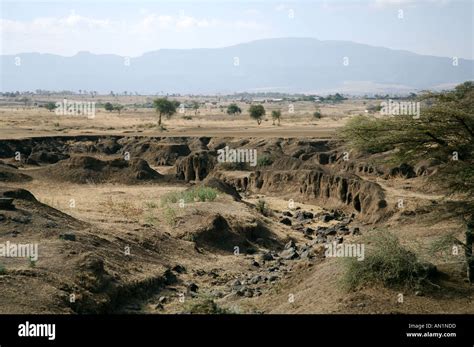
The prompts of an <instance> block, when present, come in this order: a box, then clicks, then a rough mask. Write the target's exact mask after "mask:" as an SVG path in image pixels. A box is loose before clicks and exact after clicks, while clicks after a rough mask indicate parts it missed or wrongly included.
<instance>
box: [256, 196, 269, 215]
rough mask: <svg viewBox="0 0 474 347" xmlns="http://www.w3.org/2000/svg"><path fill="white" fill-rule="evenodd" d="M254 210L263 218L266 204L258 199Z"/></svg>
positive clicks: (265, 213) (265, 212)
mask: <svg viewBox="0 0 474 347" xmlns="http://www.w3.org/2000/svg"><path fill="white" fill-rule="evenodd" d="M255 208H256V209H257V211H258V212H259V213H261V214H263V215H264V216H266V215H267V212H268V210H267V203H266V202H265V200H261V199H259V200H258V201H257V204H256V205H255Z"/></svg>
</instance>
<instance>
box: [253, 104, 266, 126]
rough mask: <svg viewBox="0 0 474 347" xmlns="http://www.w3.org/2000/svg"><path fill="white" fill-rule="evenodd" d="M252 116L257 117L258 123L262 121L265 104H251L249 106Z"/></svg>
mask: <svg viewBox="0 0 474 347" xmlns="http://www.w3.org/2000/svg"><path fill="white" fill-rule="evenodd" d="M249 114H250V118H252V119H255V120H256V121H257V124H258V125H260V124H261V123H262V118H263V116H264V115H265V108H264V107H263V105H251V106H250V108H249Z"/></svg>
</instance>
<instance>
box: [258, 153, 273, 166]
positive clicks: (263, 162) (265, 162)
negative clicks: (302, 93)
mask: <svg viewBox="0 0 474 347" xmlns="http://www.w3.org/2000/svg"><path fill="white" fill-rule="evenodd" d="M272 164H273V159H272V158H271V157H269V156H268V155H264V156H262V157H259V158H258V159H257V165H258V166H269V165H272Z"/></svg>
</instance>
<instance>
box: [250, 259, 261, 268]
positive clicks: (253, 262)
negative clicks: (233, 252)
mask: <svg viewBox="0 0 474 347" xmlns="http://www.w3.org/2000/svg"><path fill="white" fill-rule="evenodd" d="M252 266H255V267H260V263H259V262H258V261H255V260H254V261H252Z"/></svg>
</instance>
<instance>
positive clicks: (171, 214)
mask: <svg viewBox="0 0 474 347" xmlns="http://www.w3.org/2000/svg"><path fill="white" fill-rule="evenodd" d="M163 217H164V218H165V221H166V223H168V224H169V225H170V226H175V225H176V223H177V221H178V216H177V214H176V211H175V210H174V209H173V208H172V207H170V206H166V207H165V209H164V211H163Z"/></svg>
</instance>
